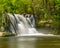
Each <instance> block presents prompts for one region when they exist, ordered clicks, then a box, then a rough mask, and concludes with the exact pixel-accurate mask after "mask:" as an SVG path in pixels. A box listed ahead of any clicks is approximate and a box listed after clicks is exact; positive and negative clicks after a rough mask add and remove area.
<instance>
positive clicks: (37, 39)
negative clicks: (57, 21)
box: [0, 36, 60, 48]
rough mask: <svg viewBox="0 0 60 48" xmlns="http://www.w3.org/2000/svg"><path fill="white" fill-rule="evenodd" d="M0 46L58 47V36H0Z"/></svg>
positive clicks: (59, 46) (21, 47)
mask: <svg viewBox="0 0 60 48" xmlns="http://www.w3.org/2000/svg"><path fill="white" fill-rule="evenodd" d="M0 48H60V36H29V37H28V36H25V37H22V36H19V37H0Z"/></svg>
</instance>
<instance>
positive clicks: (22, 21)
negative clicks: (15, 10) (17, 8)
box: [8, 13, 50, 36]
mask: <svg viewBox="0 0 60 48" xmlns="http://www.w3.org/2000/svg"><path fill="white" fill-rule="evenodd" d="M8 15H9V17H10V20H11V22H12V24H13V26H15V30H16V32H15V30H14V28H13V26H12V25H11V24H10V26H9V28H10V31H11V32H12V33H16V34H17V35H19V36H21V35H22V36H24V35H45V34H43V33H38V31H37V30H36V29H35V28H34V26H35V24H34V23H35V20H34V18H33V16H32V17H31V18H29V17H24V16H23V15H20V14H14V16H15V17H14V16H13V15H12V14H10V13H8ZM15 18H16V19H15ZM49 35H50V34H49Z"/></svg>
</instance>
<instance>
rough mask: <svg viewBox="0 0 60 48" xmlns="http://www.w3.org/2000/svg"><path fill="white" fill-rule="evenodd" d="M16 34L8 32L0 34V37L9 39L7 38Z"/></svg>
mask: <svg viewBox="0 0 60 48" xmlns="http://www.w3.org/2000/svg"><path fill="white" fill-rule="evenodd" d="M15 35H16V34H12V33H10V32H0V37H9V36H15Z"/></svg>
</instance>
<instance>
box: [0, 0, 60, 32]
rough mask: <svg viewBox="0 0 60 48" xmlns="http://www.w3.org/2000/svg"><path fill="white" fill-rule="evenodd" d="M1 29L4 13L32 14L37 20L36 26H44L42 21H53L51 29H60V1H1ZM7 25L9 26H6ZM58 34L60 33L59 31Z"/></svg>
mask: <svg viewBox="0 0 60 48" xmlns="http://www.w3.org/2000/svg"><path fill="white" fill-rule="evenodd" d="M0 8H1V9H0V27H1V26H2V20H3V19H2V17H3V14H4V13H3V12H7V13H13V14H14V13H19V14H24V13H31V14H34V16H35V18H36V26H39V27H40V26H44V25H45V24H47V23H45V24H41V23H40V21H41V20H42V21H48V23H49V20H52V22H51V23H50V27H51V28H54V30H56V29H58V28H60V27H59V26H60V0H18V1H17V0H0ZM6 25H7V24H6ZM58 32H60V31H59V30H58Z"/></svg>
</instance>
